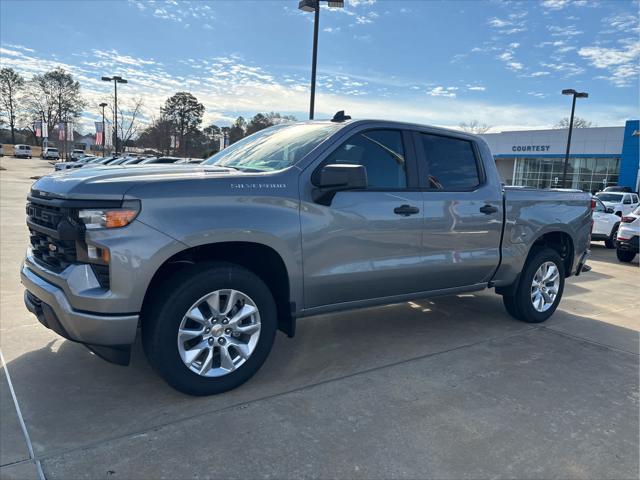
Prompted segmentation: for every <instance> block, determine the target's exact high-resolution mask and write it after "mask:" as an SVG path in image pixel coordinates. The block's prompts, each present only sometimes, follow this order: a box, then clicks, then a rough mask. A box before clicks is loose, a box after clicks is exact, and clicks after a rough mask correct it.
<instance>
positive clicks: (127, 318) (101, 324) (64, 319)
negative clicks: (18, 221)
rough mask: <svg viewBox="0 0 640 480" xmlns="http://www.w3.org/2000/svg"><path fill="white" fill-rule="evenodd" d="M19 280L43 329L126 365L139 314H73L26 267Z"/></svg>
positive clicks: (52, 287) (66, 303) (58, 291)
mask: <svg viewBox="0 0 640 480" xmlns="http://www.w3.org/2000/svg"><path fill="white" fill-rule="evenodd" d="M20 277H21V281H22V284H23V285H24V286H25V288H26V290H27V291H26V292H25V297H24V301H25V305H26V307H27V309H28V310H29V311H30V312H31V313H33V314H34V315H35V316H36V317H37V318H38V321H40V323H42V324H43V325H44V326H45V327H47V328H50V329H52V330H53V331H55V332H56V333H58V334H59V335H61V336H63V337H64V338H67V339H69V340H72V341H75V342H80V343H83V344H85V345H87V346H88V347H89V348H90V349H91V350H94V351H95V352H96V353H97V354H98V355H100V356H102V357H104V358H106V359H107V360H110V361H115V362H116V363H125V362H124V358H122V359H121V361H118V360H117V359H114V358H110V355H109V354H110V353H113V352H111V351H112V350H116V351H120V352H123V353H126V363H128V356H129V348H130V345H131V344H132V343H133V341H134V340H135V337H136V330H137V327H138V317H139V316H138V314H123V315H114V314H107V315H105V314H97V313H92V312H85V311H81V310H75V309H74V308H72V307H71V305H70V304H69V301H68V300H67V297H66V296H65V293H64V291H63V290H62V289H60V288H59V287H57V286H56V285H53V284H52V283H49V282H47V281H46V280H44V279H43V278H41V277H39V276H38V275H36V274H35V273H34V272H33V271H32V270H30V269H29V268H28V267H27V266H25V265H23V266H22V269H21V272H20ZM104 347H110V348H109V349H105V348H104ZM126 363H125V364H126Z"/></svg>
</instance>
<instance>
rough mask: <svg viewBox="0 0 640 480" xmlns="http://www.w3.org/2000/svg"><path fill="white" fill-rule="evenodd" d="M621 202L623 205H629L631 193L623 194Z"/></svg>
mask: <svg viewBox="0 0 640 480" xmlns="http://www.w3.org/2000/svg"><path fill="white" fill-rule="evenodd" d="M622 203H623V204H625V205H629V204H630V203H631V195H625V196H624V200H623V201H622Z"/></svg>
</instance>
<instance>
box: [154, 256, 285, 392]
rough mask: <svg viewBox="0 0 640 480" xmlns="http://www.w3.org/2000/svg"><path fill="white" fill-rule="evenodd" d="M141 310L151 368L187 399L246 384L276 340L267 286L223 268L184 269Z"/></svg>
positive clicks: (242, 272) (217, 265)
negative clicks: (187, 396)
mask: <svg viewBox="0 0 640 480" xmlns="http://www.w3.org/2000/svg"><path fill="white" fill-rule="evenodd" d="M157 290H158V292H154V295H153V297H151V303H150V308H148V309H145V310H146V311H145V313H144V318H143V321H142V341H143V346H144V350H145V353H146V355H147V358H148V359H149V363H151V365H152V367H153V368H154V369H155V370H156V371H157V372H158V373H159V374H160V375H161V376H162V377H163V378H164V379H165V380H166V381H167V383H169V384H170V385H171V386H173V387H174V388H176V389H177V390H179V391H181V392H184V393H187V394H190V395H212V394H215V393H222V392H226V391H227V390H231V389H233V388H235V387H238V386H239V385H241V384H243V383H244V382H246V381H247V380H248V379H249V378H251V377H252V376H253V375H254V374H255V373H256V372H257V371H258V369H259V368H260V367H261V366H262V364H263V363H264V361H265V360H266V358H267V356H268V355H269V352H270V351H271V347H272V345H273V341H274V338H275V334H276V329H277V313H276V305H275V301H274V299H273V296H272V295H271V292H270V290H269V288H268V287H267V286H266V285H265V284H264V282H263V281H262V280H261V279H260V278H259V277H258V276H256V275H255V274H253V273H252V272H250V271H249V270H247V269H245V268H242V267H240V266H237V265H233V264H230V263H224V262H207V263H203V264H196V265H191V266H188V267H185V268H184V269H182V270H180V271H179V272H178V273H177V274H174V275H172V276H171V278H170V279H169V280H168V281H166V282H165V283H163V284H162V285H160V287H158V288H157Z"/></svg>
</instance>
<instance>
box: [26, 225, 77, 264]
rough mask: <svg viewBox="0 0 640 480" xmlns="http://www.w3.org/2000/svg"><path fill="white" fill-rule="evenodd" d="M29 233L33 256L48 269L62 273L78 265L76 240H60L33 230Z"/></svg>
mask: <svg viewBox="0 0 640 480" xmlns="http://www.w3.org/2000/svg"><path fill="white" fill-rule="evenodd" d="M29 233H30V237H29V238H30V240H31V248H32V251H33V256H34V257H35V258H36V260H38V261H39V262H40V263H42V264H44V265H43V266H45V267H46V268H48V269H50V270H53V271H54V272H61V271H62V270H64V269H65V268H67V267H68V266H69V265H71V264H73V263H76V242H75V240H58V239H55V238H53V237H50V236H48V235H46V234H44V233H42V232H38V231H36V230H33V229H29Z"/></svg>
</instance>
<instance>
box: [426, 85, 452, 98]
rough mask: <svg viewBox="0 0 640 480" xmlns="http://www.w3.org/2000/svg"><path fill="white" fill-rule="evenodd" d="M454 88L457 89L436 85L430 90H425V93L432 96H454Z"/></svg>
mask: <svg viewBox="0 0 640 480" xmlns="http://www.w3.org/2000/svg"><path fill="white" fill-rule="evenodd" d="M456 90H458V87H446V88H445V87H442V86H438V87H434V88H432V89H431V90H427V95H430V96H432V97H449V98H455V96H456Z"/></svg>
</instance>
